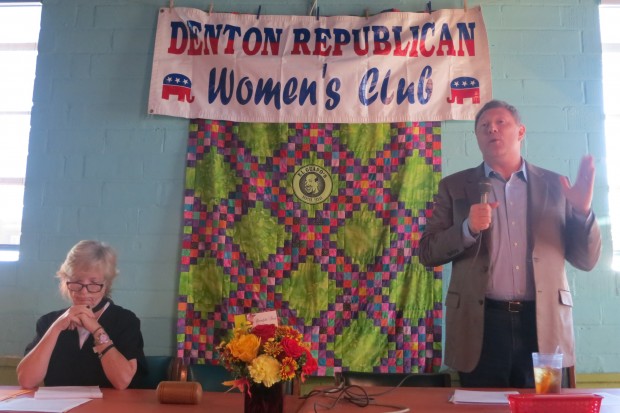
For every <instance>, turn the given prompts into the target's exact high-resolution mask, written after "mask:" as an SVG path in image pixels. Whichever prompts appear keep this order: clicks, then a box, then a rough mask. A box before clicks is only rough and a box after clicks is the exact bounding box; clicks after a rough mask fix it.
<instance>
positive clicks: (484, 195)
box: [478, 176, 491, 204]
mask: <svg viewBox="0 0 620 413" xmlns="http://www.w3.org/2000/svg"><path fill="white" fill-rule="evenodd" d="M478 192H480V203H481V204H487V203H488V202H489V192H491V179H490V178H489V177H488V176H485V177H484V178H481V179H480V182H478Z"/></svg>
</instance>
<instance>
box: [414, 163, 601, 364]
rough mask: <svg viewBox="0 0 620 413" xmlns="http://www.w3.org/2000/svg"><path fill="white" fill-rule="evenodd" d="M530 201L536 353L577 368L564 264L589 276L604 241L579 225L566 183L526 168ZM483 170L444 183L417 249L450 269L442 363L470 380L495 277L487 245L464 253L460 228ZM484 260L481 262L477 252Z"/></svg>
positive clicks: (424, 258)
mask: <svg viewBox="0 0 620 413" xmlns="http://www.w3.org/2000/svg"><path fill="white" fill-rule="evenodd" d="M526 168H527V178H528V181H527V193H528V206H527V207H528V213H527V216H528V223H527V225H528V244H529V245H528V248H530V250H531V256H532V260H533V268H534V281H535V287H536V319H537V334H538V349H539V351H541V352H554V351H555V349H556V346H560V349H561V351H562V352H563V353H564V366H565V367H568V366H573V365H574V364H575V344H574V333H573V316H572V306H573V301H572V296H571V292H570V288H569V285H568V281H567V279H566V271H565V260H566V261H568V262H569V263H571V264H572V265H573V266H574V267H575V268H578V269H580V270H584V271H589V270H591V269H592V268H593V267H594V266H595V265H596V262H597V261H598V259H599V256H600V254H601V233H600V229H599V226H598V224H597V222H596V219H592V220H589V221H588V222H587V223H585V224H583V223H581V222H580V221H579V220H578V219H576V218H575V217H574V214H573V211H572V208H571V207H570V206H569V205H568V203H567V202H566V199H565V197H564V195H563V193H562V188H561V183H560V179H559V178H560V175H558V174H556V173H554V172H551V171H548V170H545V169H542V168H538V167H536V166H534V165H531V164H529V163H526ZM483 176H484V167H483V165H482V164H481V165H479V166H478V167H477V168H472V169H467V170H464V171H461V172H457V173H455V174H453V175H450V176H448V177H445V178H443V179H442V180H441V181H440V182H439V189H438V193H437V195H436V197H435V204H434V207H433V214H432V216H431V217H429V218H428V219H427V222H426V227H425V229H424V233H423V235H422V238H421V239H420V245H419V259H420V262H421V263H422V264H423V265H426V266H431V267H434V266H439V265H443V264H446V263H449V262H452V274H451V278H450V283H449V286H448V292H447V295H446V301H445V312H446V314H445V317H446V318H445V320H446V340H445V355H444V363H445V364H446V365H448V366H450V367H452V368H454V369H456V370H458V371H462V372H471V371H472V370H473V369H474V368H475V367H476V365H477V364H478V360H479V359H480V352H481V350H482V334H483V320H484V299H485V292H486V287H487V283H488V277H489V272H488V270H489V252H488V248H487V245H488V244H487V243H489V242H493V241H492V240H490V239H489V237H490V231H485V232H483V234H482V237H481V239H482V241H481V243H482V245H478V243H480V241H478V243H476V244H475V245H473V246H472V247H469V248H467V249H466V248H465V246H464V245H463V237H462V224H463V221H464V220H465V219H466V218H467V216H468V215H469V207H470V205H471V204H474V203H478V202H480V194H479V191H478V182H479V181H480V179H481V178H482V177H483ZM478 249H479V251H478V255H477V257H476V251H477V250H478Z"/></svg>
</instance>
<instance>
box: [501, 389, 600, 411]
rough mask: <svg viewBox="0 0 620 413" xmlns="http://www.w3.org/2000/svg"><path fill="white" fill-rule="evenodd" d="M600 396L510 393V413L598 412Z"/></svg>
mask: <svg viewBox="0 0 620 413" xmlns="http://www.w3.org/2000/svg"><path fill="white" fill-rule="evenodd" d="M602 400H603V397H602V396H599V395H597V394H583V393H582V394H510V395H508V402H509V403H510V411H511V412H512V413H598V412H599V410H600V408H601V401H602Z"/></svg>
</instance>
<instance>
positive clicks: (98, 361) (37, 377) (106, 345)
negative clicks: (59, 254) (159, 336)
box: [17, 241, 146, 389]
mask: <svg viewBox="0 0 620 413" xmlns="http://www.w3.org/2000/svg"><path fill="white" fill-rule="evenodd" d="M117 273H118V271H117V269H116V253H115V251H114V250H113V249H112V248H111V247H109V246H108V245H106V244H104V243H101V242H98V241H80V242H79V243H77V244H76V245H75V246H74V247H73V248H72V249H71V250H70V251H69V253H68V254H67V258H66V260H65V262H64V263H63V264H62V265H61V266H60V269H59V270H58V272H57V273H56V274H57V276H58V278H59V279H60V291H61V293H62V295H63V296H65V297H66V298H68V299H70V300H71V302H72V305H71V307H69V308H68V309H66V310H60V311H54V312H51V313H49V314H46V315H44V316H43V317H41V318H40V319H39V320H38V321H37V326H36V337H35V338H34V340H33V341H32V343H30V344H29V345H28V346H27V347H26V356H25V357H24V358H23V359H22V361H21V362H20V363H19V365H18V366H17V378H18V381H19V384H20V385H21V386H22V387H24V388H33V387H36V386H38V385H40V384H41V383H42V382H43V383H45V385H46V386H101V387H114V388H116V389H125V388H127V387H128V386H130V385H131V384H132V382H133V383H136V382H137V380H138V379H139V378H140V376H142V375H143V374H144V371H145V366H146V361H145V358H144V351H143V346H144V342H143V340H142V333H141V332H140V320H139V319H138V317H136V315H135V314H134V313H132V312H131V311H129V310H126V309H124V308H123V307H120V306H118V305H116V304H114V303H113V302H112V300H111V299H110V298H109V297H110V290H111V288H112V282H113V281H114V278H116V275H117Z"/></svg>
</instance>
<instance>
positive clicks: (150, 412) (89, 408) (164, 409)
mask: <svg viewBox="0 0 620 413" xmlns="http://www.w3.org/2000/svg"><path fill="white" fill-rule="evenodd" d="M0 389H3V390H5V389H6V390H10V389H19V387H15V386H0ZM101 391H102V393H103V399H93V400H91V401H89V402H88V403H85V404H83V405H81V406H78V407H76V408H74V409H71V410H70V411H69V413H220V412H221V413H236V412H238V413H242V412H243V396H242V395H241V393H239V392H230V393H220V392H204V393H203V394H202V400H201V401H200V403H199V404H161V403H159V402H158V401H157V393H156V391H155V390H137V389H128V390H114V389H101ZM19 397H32V393H30V394H29V395H24V396H19ZM303 403H304V400H300V399H299V398H297V397H294V396H285V398H284V413H296V412H297V411H298V410H299V408H300V406H301V405H302V404H303Z"/></svg>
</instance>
